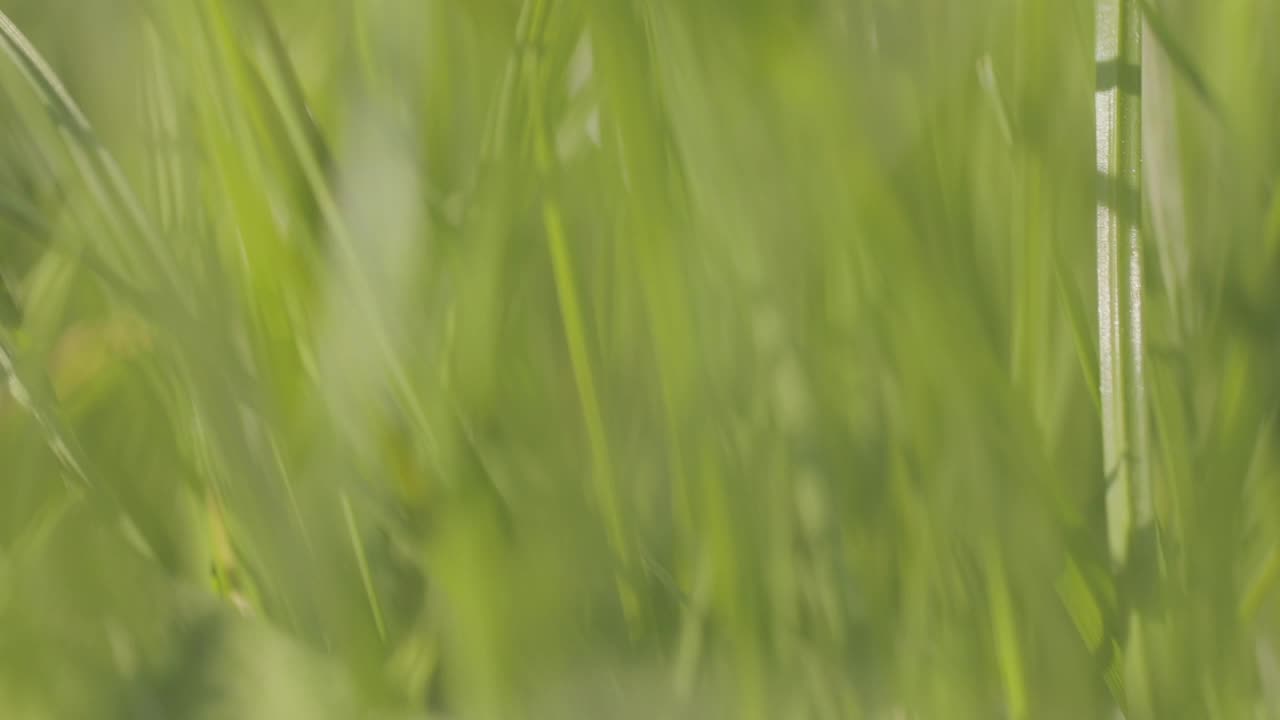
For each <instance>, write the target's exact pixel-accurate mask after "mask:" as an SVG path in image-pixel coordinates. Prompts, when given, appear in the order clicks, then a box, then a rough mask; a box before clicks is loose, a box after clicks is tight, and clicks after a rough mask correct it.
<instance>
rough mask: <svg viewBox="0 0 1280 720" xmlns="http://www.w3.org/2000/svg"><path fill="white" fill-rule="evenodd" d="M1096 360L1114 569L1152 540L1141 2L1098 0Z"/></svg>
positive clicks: (1142, 691)
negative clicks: (1145, 359) (1145, 362)
mask: <svg viewBox="0 0 1280 720" xmlns="http://www.w3.org/2000/svg"><path fill="white" fill-rule="evenodd" d="M1096 22H1097V24H1096V32H1097V35H1096V54H1095V60H1096V63H1097V94H1096V96H1095V112H1096V128H1095V129H1096V144H1097V161H1098V176H1097V177H1098V183H1099V191H1098V206H1097V241H1098V246H1097V253H1098V254H1097V269H1098V340H1099V343H1098V361H1099V395H1100V398H1101V408H1102V445H1103V461H1104V467H1105V471H1106V476H1107V477H1106V481H1107V489H1106V512H1107V544H1108V547H1109V549H1110V554H1111V561H1112V564H1113V566H1114V570H1115V572H1116V574H1117V575H1118V576H1120V575H1123V576H1128V577H1132V568H1131V565H1132V564H1134V563H1135V562H1139V563H1140V562H1143V560H1145V559H1146V556H1147V553H1146V552H1145V551H1146V550H1149V549H1150V548H1151V543H1150V540H1152V539H1153V538H1154V535H1153V528H1154V510H1153V503H1152V493H1151V477H1150V467H1149V463H1148V457H1149V453H1148V439H1147V435H1148V433H1147V419H1146V391H1145V379H1144V371H1143V338H1142V332H1143V319H1142V237H1141V230H1140V226H1141V209H1142V200H1141V198H1142V188H1141V182H1142V180H1141V178H1142V138H1141V133H1142V105H1141V102H1142V101H1141V90H1142V87H1141V86H1142V22H1143V20H1142V8H1141V5H1140V3H1139V2H1138V1H1137V0H1097V5H1096ZM1139 620H1140V618H1138V617H1136V616H1135V615H1131V616H1130V623H1129V629H1128V636H1127V637H1126V638H1123V639H1122V642H1123V643H1124V655H1125V657H1124V685H1125V687H1124V692H1123V695H1124V697H1122V698H1120V699H1121V701H1122V702H1123V703H1124V704H1125V705H1126V706H1127V708H1128V710H1129V711H1130V712H1131V713H1134V714H1135V716H1136V717H1143V716H1147V715H1149V713H1150V707H1149V704H1148V703H1147V702H1146V700H1147V699H1148V698H1149V697H1150V695H1149V687H1148V685H1147V683H1146V680H1147V673H1146V671H1145V662H1144V653H1143V652H1142V648H1141V645H1142V641H1141V636H1142V626H1141V623H1140V622H1139Z"/></svg>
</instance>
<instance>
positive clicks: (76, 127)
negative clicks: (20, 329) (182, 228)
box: [0, 12, 187, 300]
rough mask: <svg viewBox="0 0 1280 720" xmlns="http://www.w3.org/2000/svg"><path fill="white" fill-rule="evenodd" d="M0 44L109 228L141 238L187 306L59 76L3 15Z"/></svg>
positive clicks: (167, 262) (174, 274) (111, 161)
mask: <svg viewBox="0 0 1280 720" xmlns="http://www.w3.org/2000/svg"><path fill="white" fill-rule="evenodd" d="M0 40H3V44H4V48H5V51H6V52H7V53H8V54H9V58H10V59H11V60H12V61H13V63H14V65H16V66H17V67H18V69H19V70H20V71H21V72H22V74H23V76H24V77H25V78H26V79H27V81H28V82H29V83H30V84H31V86H32V88H33V89H35V91H36V92H37V94H38V95H39V96H40V100H41V102H43V103H44V105H45V108H46V109H47V110H48V111H49V114H50V116H51V117H52V119H53V121H54V123H55V124H56V125H57V126H58V128H59V130H60V131H61V134H62V135H63V139H64V141H65V144H66V147H67V150H68V152H69V153H70V154H71V156H72V159H73V161H74V162H75V164H76V167H77V168H78V170H79V171H80V174H81V176H82V177H83V179H84V180H85V182H86V184H87V185H88V186H89V189H90V191H91V192H92V194H93V196H94V198H95V199H96V200H97V201H98V204H99V206H100V209H101V210H102V212H103V213H104V214H105V215H106V218H107V221H108V223H109V224H110V226H111V227H113V228H114V229H116V230H117V231H118V232H123V233H131V234H136V235H138V236H139V237H141V238H142V239H143V241H144V242H143V243H142V244H141V245H142V247H144V248H146V249H147V251H148V254H149V257H148V258H147V261H149V262H151V263H153V264H154V266H155V267H153V268H150V269H151V270H156V271H159V275H160V277H162V278H164V279H165V280H167V281H168V288H167V289H169V290H172V291H173V295H174V297H176V298H179V299H182V300H186V299H187V293H185V292H183V287H184V284H183V282H182V281H181V278H180V276H179V273H178V271H177V268H176V266H175V265H174V264H173V259H172V258H171V257H170V256H169V254H168V253H167V252H166V251H165V249H164V248H163V247H162V244H161V240H160V237H159V235H158V234H157V233H156V231H155V230H154V228H153V227H152V225H151V223H150V221H149V220H148V219H147V217H146V215H145V214H144V213H143V211H142V206H141V205H140V204H139V202H138V199H137V196H136V195H135V194H134V192H133V190H132V189H131V188H130V187H129V184H128V182H127V180H126V179H125V176H124V172H123V171H122V170H121V169H120V166H119V164H118V163H116V161H115V158H113V157H112V156H111V153H110V152H108V151H107V149H106V148H105V147H103V146H102V144H101V143H100V142H99V141H98V138H97V136H96V135H95V134H94V131H93V127H92V125H90V123H89V119H88V118H87V117H86V116H85V114H84V112H83V111H81V109H80V106H79V105H77V104H76V102H75V100H74V99H73V98H72V97H71V95H70V93H68V92H67V89H66V87H65V86H64V85H63V84H62V81H61V80H59V79H58V76H57V74H55V73H54V72H53V69H52V68H51V67H50V66H49V64H48V63H47V62H46V61H45V59H44V57H43V56H41V55H40V53H39V51H37V50H36V48H35V46H34V45H32V44H31V41H30V40H28V39H27V37H26V36H25V35H23V34H22V31H21V30H19V29H18V26H17V25H15V24H14V23H13V21H12V20H10V19H9V17H8V16H7V15H5V14H4V13H3V12H0ZM144 276H150V275H149V274H145V275H144Z"/></svg>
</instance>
